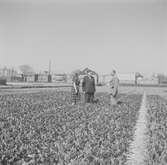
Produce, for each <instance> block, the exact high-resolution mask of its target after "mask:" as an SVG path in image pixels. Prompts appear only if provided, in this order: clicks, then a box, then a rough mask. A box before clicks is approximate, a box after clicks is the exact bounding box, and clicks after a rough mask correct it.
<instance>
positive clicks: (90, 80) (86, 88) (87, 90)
mask: <svg viewBox="0 0 167 165" xmlns="http://www.w3.org/2000/svg"><path fill="white" fill-rule="evenodd" d="M81 86H82V91H83V92H84V102H85V103H94V95H95V92H96V85H95V79H94V77H93V75H92V72H91V71H87V72H86V76H84V78H83V81H82V84H81ZM118 86H119V79H118V77H117V74H116V71H115V70H113V71H112V72H111V80H110V81H109V95H110V104H111V105H116V104H117V101H116V97H117V94H118ZM71 98H72V105H75V104H76V103H77V102H78V101H80V99H81V95H80V79H79V74H78V73H77V72H76V73H75V74H74V75H73V79H72V89H71Z"/></svg>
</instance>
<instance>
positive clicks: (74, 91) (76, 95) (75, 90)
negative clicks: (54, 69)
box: [71, 73, 80, 105]
mask: <svg viewBox="0 0 167 165" xmlns="http://www.w3.org/2000/svg"><path fill="white" fill-rule="evenodd" d="M79 85H80V80H79V75H78V73H74V75H73V78H72V88H71V98H72V105H75V104H76V103H77V102H78V101H79V100H80V91H79Z"/></svg>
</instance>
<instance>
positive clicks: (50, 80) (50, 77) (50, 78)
mask: <svg viewBox="0 0 167 165" xmlns="http://www.w3.org/2000/svg"><path fill="white" fill-rule="evenodd" d="M48 82H52V76H51V61H50V60H49V75H48Z"/></svg>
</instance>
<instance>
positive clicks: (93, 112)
mask: <svg viewBox="0 0 167 165" xmlns="http://www.w3.org/2000/svg"><path fill="white" fill-rule="evenodd" d="M97 98H98V99H99V102H97V103H96V104H90V105H89V104H88V105H84V104H82V103H80V104H78V105H75V106H71V105H70V93H69V92H63V91H57V92H55V91H54V92H53V91H52V92H51V91H45V92H42V91H41V92H39V93H33V94H31V93H28V94H8V95H2V96H0V163H1V164H3V165H7V164H11V165H19V164H20V165H21V164H24V165H30V164H31V165H36V164H38V165H40V164H41V165H43V164H44V165H47V164H48V165H49V164H50V165H75V164H76V165H103V164H104V165H109V164H110V165H111V164H114V165H117V164H124V163H125V162H126V153H127V151H128V147H129V143H130V142H131V140H132V136H133V132H134V125H135V123H136V119H137V116H138V110H139V107H140V102H141V96H140V95H131V96H128V97H126V99H124V100H123V102H122V104H120V105H118V106H116V107H110V106H109V104H108V101H109V98H108V97H107V96H106V95H105V94H102V93H101V94H98V95H97Z"/></svg>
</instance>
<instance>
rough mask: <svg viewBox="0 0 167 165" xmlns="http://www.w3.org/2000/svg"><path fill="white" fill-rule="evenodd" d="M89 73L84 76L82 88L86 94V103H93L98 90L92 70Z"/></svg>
mask: <svg viewBox="0 0 167 165" xmlns="http://www.w3.org/2000/svg"><path fill="white" fill-rule="evenodd" d="M86 74H87V75H86V76H85V77H84V78H83V82H82V90H83V92H84V95H85V103H93V102H94V94H95V91H96V87H95V79H94V77H93V76H92V73H91V72H90V71H87V73H86Z"/></svg>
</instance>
